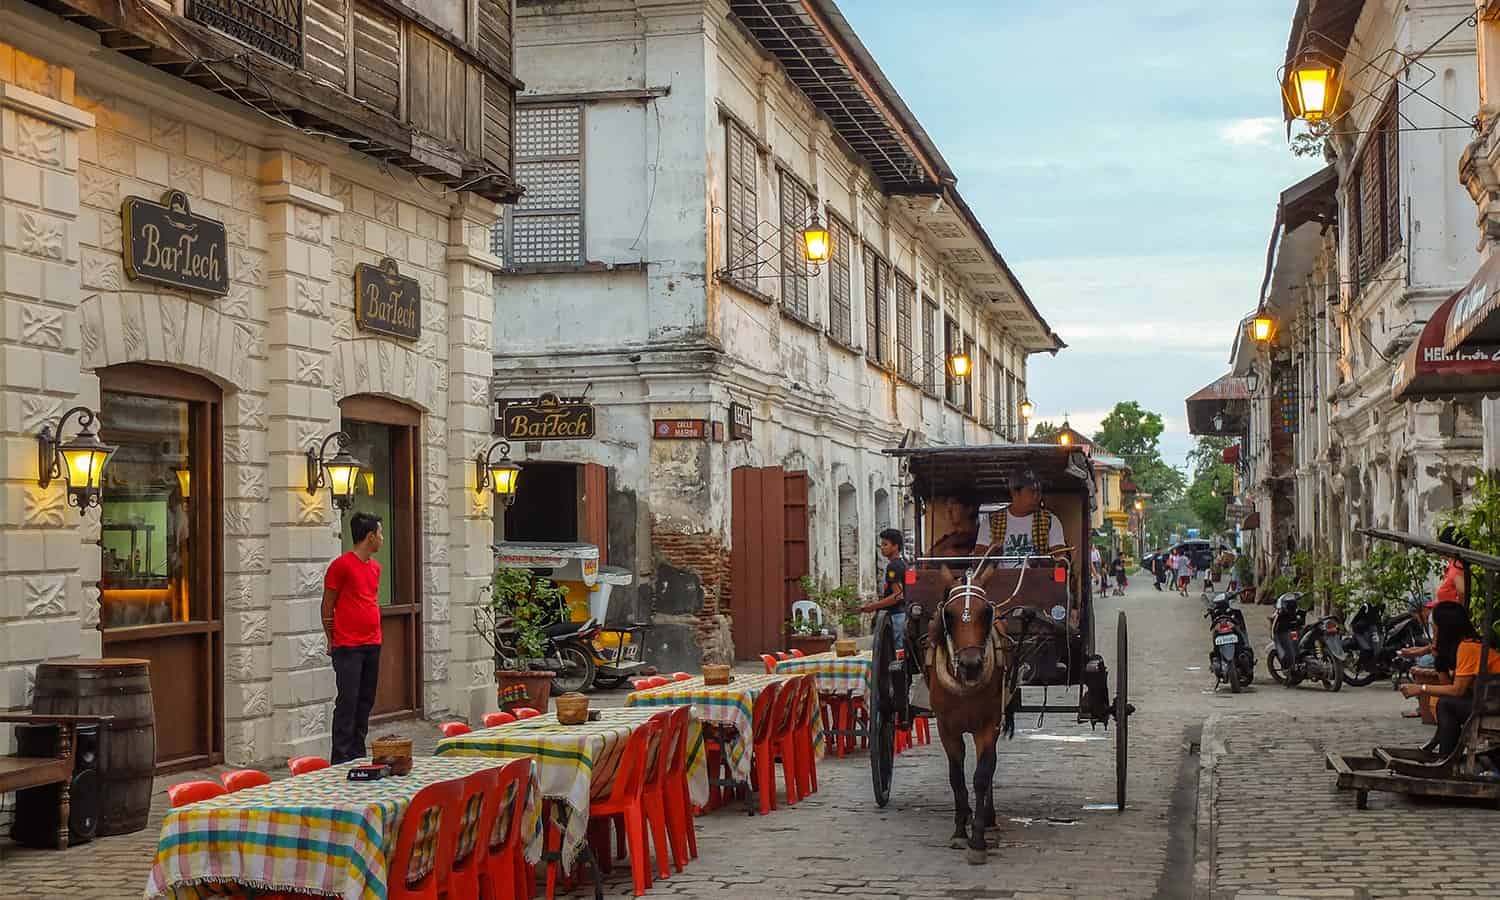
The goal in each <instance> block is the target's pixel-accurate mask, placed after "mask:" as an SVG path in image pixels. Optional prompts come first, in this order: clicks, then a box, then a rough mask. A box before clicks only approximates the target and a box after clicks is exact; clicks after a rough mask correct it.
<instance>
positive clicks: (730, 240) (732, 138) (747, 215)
mask: <svg viewBox="0 0 1500 900" xmlns="http://www.w3.org/2000/svg"><path fill="white" fill-rule="evenodd" d="M724 131H725V134H726V140H727V142H728V143H727V149H726V152H725V157H726V163H727V165H726V168H727V170H728V174H729V184H728V195H727V196H726V197H725V202H726V203H727V205H728V210H727V214H726V215H725V219H726V220H727V224H728V227H729V231H728V235H727V239H726V240H727V246H726V248H725V249H726V250H727V255H728V261H729V268H730V269H731V270H732V272H731V275H730V277H731V278H732V279H736V280H740V281H743V282H745V283H747V284H751V285H754V283H755V276H756V275H758V274H759V268H760V267H759V266H756V265H755V262H756V257H755V254H756V252H757V251H758V249H759V248H758V247H757V246H756V244H757V241H756V233H757V227H758V226H759V224H760V219H759V218H758V213H757V211H756V199H755V193H756V191H755V181H756V167H757V165H758V160H757V159H756V153H757V152H758V151H757V149H756V146H755V142H754V141H753V140H752V139H751V137H750V135H749V133H748V132H746V131H745V129H743V128H741V127H740V126H739V125H738V124H736V123H734V122H727V123H725V126H724Z"/></svg>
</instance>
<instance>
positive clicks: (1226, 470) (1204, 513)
mask: <svg viewBox="0 0 1500 900" xmlns="http://www.w3.org/2000/svg"><path fill="white" fill-rule="evenodd" d="M1195 452H1196V451H1195ZM1233 486H1234V469H1232V468H1230V467H1229V466H1228V465H1225V464H1224V463H1223V462H1219V463H1215V464H1210V465H1208V466H1205V467H1203V468H1200V469H1199V470H1198V474H1197V477H1195V478H1194V479H1193V483H1192V485H1191V486H1189V487H1188V490H1187V500H1188V507H1189V508H1190V509H1191V510H1192V513H1193V516H1194V517H1195V518H1197V520H1198V526H1199V527H1200V528H1202V529H1203V531H1204V533H1205V534H1217V533H1220V532H1222V531H1224V529H1225V527H1226V525H1227V519H1226V518H1225V507H1226V506H1227V505H1228V503H1229V494H1230V492H1231V491H1232V490H1233Z"/></svg>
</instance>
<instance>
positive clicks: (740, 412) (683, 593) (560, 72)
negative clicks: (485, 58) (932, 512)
mask: <svg viewBox="0 0 1500 900" xmlns="http://www.w3.org/2000/svg"><path fill="white" fill-rule="evenodd" d="M517 57H518V68H519V72H520V74H521V75H522V77H523V78H524V79H525V80H526V83H527V92H526V93H525V94H524V95H522V97H521V98H520V100H519V103H520V106H519V109H518V117H517V177H518V180H519V181H521V182H522V183H523V184H525V185H526V186H527V195H526V198H524V199H523V201H522V203H521V204H520V205H518V206H516V207H515V208H514V210H513V211H512V214H511V215H509V216H508V217H507V219H506V221H505V223H504V226H503V227H502V228H501V229H500V230H498V231H497V233H496V243H495V251H496V253H497V255H500V256H502V257H503V258H504V260H505V264H506V270H505V272H504V273H503V274H502V275H500V276H499V277H497V278H496V279H495V322H496V330H495V335H494V340H495V381H496V390H495V392H496V396H497V397H498V398H499V399H500V400H501V401H502V402H504V401H506V400H507V399H509V398H517V399H524V398H527V397H534V396H537V395H539V394H541V393H544V392H555V393H558V394H561V395H563V396H564V397H583V398H584V399H585V402H587V403H591V404H593V406H594V409H595V411H596V414H597V432H596V434H595V435H594V436H593V437H592V438H591V439H586V440H570V441H557V442H546V443H541V442H538V443H535V444H532V445H531V446H530V447H526V448H522V447H519V446H518V447H517V448H516V450H517V456H518V457H519V458H523V459H524V461H525V468H524V471H523V473H522V476H521V487H520V497H519V499H518V502H517V504H516V506H515V507H514V508H512V509H511V510H509V511H508V512H507V514H506V521H505V527H504V531H505V533H506V534H507V536H510V537H523V538H530V539H537V538H543V537H551V538H553V539H577V538H580V537H581V538H584V539H587V540H591V541H594V542H597V543H601V544H603V545H604V547H605V551H606V553H607V557H608V561H609V562H610V563H612V564H616V565H621V566H625V567H628V568H630V569H632V570H633V571H635V572H636V573H638V574H639V575H640V576H641V586H640V590H639V598H638V599H639V608H638V609H637V610H636V611H635V612H636V614H637V615H646V614H648V613H649V614H651V615H652V619H653V623H654V628H653V629H652V632H651V646H652V652H653V653H654V654H655V656H656V658H657V659H659V660H661V661H663V662H665V663H666V664H670V665H679V664H680V665H688V664H691V663H693V662H696V661H697V660H698V659H699V658H700V657H703V656H712V657H729V656H731V655H733V656H738V657H741V658H745V657H749V658H754V657H755V656H756V654H758V653H760V652H761V651H764V650H767V649H771V648H774V647H780V646H782V642H783V638H782V635H781V626H782V623H783V621H784V620H785V619H786V618H787V608H788V603H789V602H790V601H791V600H792V599H794V598H795V597H796V596H798V594H797V590H798V588H797V586H796V579H797V578H798V577H799V576H800V575H803V574H811V575H813V576H814V577H815V578H819V579H826V580H829V581H842V582H843V583H846V584H855V585H859V586H860V587H861V588H862V589H863V590H864V591H865V592H866V593H869V592H871V591H873V589H874V575H875V557H874V552H875V536H876V534H877V533H878V532H879V531H880V530H881V529H883V528H887V527H898V528H907V529H909V528H910V527H911V525H910V522H911V519H910V511H909V509H908V506H907V503H906V500H905V497H904V495H903V489H902V485H901V471H900V468H899V466H898V465H897V464H896V463H895V462H893V461H892V460H891V459H890V458H889V457H887V456H885V455H883V454H882V453H881V451H882V450H883V449H885V448H888V447H895V446H897V445H900V444H905V445H907V446H912V445H920V444H940V443H943V444H961V443H967V444H983V443H990V442H996V441H1004V440H1022V439H1024V428H1025V426H1024V423H1023V422H1022V421H1021V418H1020V416H1019V414H1018V411H1019V408H1020V404H1021V402H1022V400H1023V399H1024V398H1025V396H1026V361H1027V357H1028V356H1029V355H1030V354H1032V353H1038V352H1054V351H1056V350H1057V349H1059V348H1061V347H1062V346H1063V345H1062V342H1061V341H1060V340H1059V339H1058V338H1057V336H1056V335H1054V334H1053V333H1052V332H1051V330H1050V329H1049V328H1048V326H1047V324H1046V322H1045V321H1044V320H1043V318H1042V317H1041V315H1040V314H1039V313H1038V311H1037V310H1036V308H1035V306H1034V305H1033V304H1032V302H1031V300H1030V299H1029V298H1028V297H1027V295H1026V292H1025V290H1024V289H1023V288H1022V286H1021V284H1020V282H1019V281H1018V280H1017V279H1016V277H1015V275H1014V273H1012V272H1011V270H1010V268H1009V267H1008V266H1007V265H1006V262H1005V260H1004V258H1003V257H1002V256H1001V255H1000V252H999V251H998V250H997V249H996V248H995V246H994V245H993V243H992V242H991V241H990V239H989V237H988V236H987V235H986V233H985V230H984V228H983V226H982V225H981V224H980V222H979V220H978V218H977V217H976V216H975V215H974V213H973V211H972V210H971V209H970V208H969V206H968V204H967V203H966V202H965V201H964V198H963V197H962V196H961V195H960V194H959V193H958V191H957V190H956V188H955V183H956V177H955V175H954V173H953V172H952V171H951V170H950V169H949V167H948V165H947V164H946V163H945V162H944V160H943V158H942V156H941V154H940V153H939V152H938V150H937V148H936V147H935V146H933V143H932V141H931V140H930V139H929V138H928V136H927V135H926V133H925V132H924V131H923V130H922V128H921V126H920V124H919V123H918V122H917V121H916V119H915V117H914V116H913V115H912V114H911V112H910V110H908V109H907V107H906V105H905V104H904V103H903V102H902V100H901V97H900V96H899V95H898V94H897V93H896V91H895V90H894V88H893V87H892V86H891V85H890V83H889V82H888V81H887V80H886V78H885V77H884V76H883V75H882V74H881V72H880V69H879V67H878V66H877V65H876V63H875V61H874V60H873V59H872V58H871V56H870V54H869V52H868V51H867V50H866V49H865V47H864V46H863V45H862V44H861V43H860V41H859V39H858V37H857V36H856V35H855V34H854V33H853V31H852V30H851V29H850V28H849V25H848V23H847V22H846V21H845V20H844V18H843V17H842V15H841V14H840V13H839V11H838V9H837V8H836V7H835V6H834V4H833V3H831V2H827V0H817V2H810V3H790V2H779V0H734V2H723V0H693V2H686V3H684V2H675V0H674V2H665V0H644V2H631V3H623V2H618V0H606V2H604V3H599V2H571V0H564V2H555V3H547V4H535V5H532V4H528V5H525V6H523V7H522V8H521V9H520V11H519V18H518V21H517ZM814 222H816V223H819V224H822V225H825V226H826V227H827V229H828V231H829V237H830V239H831V243H832V251H831V258H830V259H829V260H828V261H827V262H826V263H823V264H818V265H814V264H811V263H809V261H808V258H807V254H806V253H805V251H804V250H803V248H802V237H803V231H804V229H806V228H807V227H808V226H809V224H812V223H814ZM956 356H963V358H964V359H966V360H967V361H968V363H969V367H970V368H971V370H972V372H971V373H970V374H969V377H967V378H964V379H959V378H955V377H952V374H951V373H950V371H949V369H948V367H947V366H946V365H945V361H946V360H947V359H948V358H949V357H956ZM528 482H530V483H532V484H547V485H549V486H551V488H552V490H549V491H548V492H546V493H542V492H539V491H535V490H534V491H533V492H532V493H531V497H530V499H528V488H527V484H528ZM558 492H565V493H561V494H559V493H558ZM558 510H561V512H560V513H559V512H558Z"/></svg>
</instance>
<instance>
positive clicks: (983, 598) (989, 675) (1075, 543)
mask: <svg viewBox="0 0 1500 900" xmlns="http://www.w3.org/2000/svg"><path fill="white" fill-rule="evenodd" d="M886 453H887V454H889V455H891V456H894V457H897V458H899V459H900V460H901V462H902V468H903V470H904V476H905V480H906V482H907V484H908V485H909V487H910V491H911V496H912V500H913V502H914V504H915V514H916V521H915V524H916V546H915V548H914V557H915V561H914V563H913V564H912V566H911V568H910V569H909V570H908V574H907V579H906V589H905V592H906V602H907V611H908V617H907V623H906V629H905V634H904V635H903V638H904V640H903V643H904V645H905V647H906V652H905V653H904V654H901V655H899V656H898V654H897V652H896V650H897V647H896V644H897V636H896V634H895V630H894V628H893V620H892V618H891V616H889V615H887V614H886V613H885V612H883V611H882V612H881V613H878V614H877V615H876V619H875V625H874V641H873V646H872V657H873V658H872V665H871V671H872V676H871V677H872V685H871V701H870V703H869V707H870V732H871V740H870V763H871V773H872V776H873V777H872V780H873V782H874V788H875V800H876V802H877V803H878V804H879V805H881V806H885V805H886V803H887V802H889V799H890V790H891V769H892V760H893V757H894V755H895V733H896V729H897V728H901V727H905V726H906V725H907V724H908V723H910V722H911V720H912V717H913V716H915V715H921V714H925V713H926V712H928V711H933V712H936V713H937V715H938V720H939V722H938V724H939V734H940V736H941V737H942V738H943V740H944V745H945V749H947V750H948V755H949V765H950V775H951V774H952V773H953V771H954V767H955V766H956V767H957V769H956V771H957V781H956V782H955V784H954V801H955V805H956V806H957V807H958V812H957V814H956V818H959V820H960V825H959V830H960V831H963V830H964V825H963V822H962V816H963V815H964V814H966V813H967V812H968V800H967V797H968V794H967V788H966V787H965V789H964V791H963V795H962V796H960V795H959V787H960V786H962V785H963V766H962V759H963V753H964V748H963V738H962V734H963V733H964V732H968V733H971V734H973V735H974V743H975V748H976V753H978V754H979V757H980V759H979V766H978V768H977V770H976V774H975V793H976V795H977V802H976V806H977V807H978V813H979V816H976V828H975V830H981V829H982V825H983V824H991V823H992V821H993V805H992V802H989V801H988V794H989V779H990V777H991V776H992V775H993V770H994V739H995V737H997V736H998V735H999V734H1002V733H1003V734H1005V735H1007V736H1011V735H1013V734H1014V731H1015V716H1016V715H1017V714H1018V713H1060V714H1068V713H1072V714H1076V716H1077V721H1078V722H1089V723H1091V725H1104V726H1106V727H1107V726H1108V725H1109V723H1110V722H1113V723H1114V726H1115V783H1116V801H1117V803H1118V805H1119V807H1120V808H1121V809H1123V808H1124V806H1125V772H1126V752H1127V739H1128V724H1129V716H1130V713H1131V711H1132V707H1131V706H1130V703H1129V700H1128V684H1127V669H1126V647H1127V643H1126V641H1127V637H1126V628H1125V613H1124V612H1121V613H1120V614H1119V619H1118V625H1117V627H1116V630H1115V642H1116V658H1115V667H1116V668H1115V692H1114V696H1113V697H1112V698H1111V697H1110V691H1109V682H1108V678H1109V676H1108V671H1107V669H1106V667H1105V665H1104V660H1103V659H1102V658H1101V657H1100V656H1099V655H1098V654H1096V652H1095V642H1096V638H1097V635H1098V631H1097V628H1096V625H1095V621H1094V604H1093V594H1092V590H1091V588H1092V584H1093V579H1092V578H1091V577H1090V573H1089V566H1088V555H1087V554H1088V547H1089V534H1090V531H1091V523H1090V519H1091V518H1092V511H1093V504H1094V495H1093V491H1094V479H1093V471H1092V467H1091V464H1090V462H1089V459H1088V457H1087V455H1086V454H1084V453H1083V452H1081V451H1079V450H1078V449H1077V448H1072V447H1065V446H1058V445H1053V444H1000V445H992V446H984V447H940V448H919V449H906V448H900V449H893V450H887V451H886ZM1027 487H1030V488H1031V490H1026V488H1027ZM1038 491H1039V498H1038V496H1037V492H1038ZM1018 498H1021V499H1024V500H1025V501H1026V503H1027V506H1028V507H1033V506H1035V504H1036V503H1037V500H1038V499H1040V507H1039V510H1040V511H1039V512H1032V511H1031V510H1030V509H1028V511H1027V512H1028V518H1027V519H1024V520H1019V521H1026V522H1029V523H1031V525H1033V526H1035V525H1036V523H1037V522H1038V521H1040V522H1041V523H1042V524H1041V525H1040V527H1037V528H1034V531H1035V535H1036V540H1035V544H1045V545H1046V546H1035V544H1033V542H1032V541H1030V540H1029V539H1027V538H1028V537H1029V536H1022V539H1021V540H1020V541H1019V543H1018V542H1017V541H1016V540H1014V539H1012V540H1007V539H1006V535H1005V533H1004V528H1003V527H1001V526H993V527H994V530H993V532H992V533H989V534H986V533H984V532H985V531H986V525H985V523H986V522H990V523H996V522H999V521H1000V520H1007V513H1008V512H1009V513H1011V514H1012V515H1014V514H1015V513H1016V509H1014V508H1012V503H1013V502H1016V503H1017V504H1018V505H1019V500H1018ZM996 516H998V519H997V518H995V517H996ZM1008 521H1018V520H1014V519H1013V520H1008ZM1056 524H1060V526H1061V529H1060V530H1061V537H1062V540H1061V542H1059V541H1057V540H1056V539H1055V536H1056V535H1057V534H1058V531H1057V530H1056V529H1055V528H1054V529H1053V530H1052V531H1051V534H1052V535H1053V536H1054V539H1051V540H1049V539H1048V533H1049V526H1053V525H1056ZM976 546H977V547H979V548H985V549H983V550H981V551H976ZM1018 546H1019V547H1023V548H1026V550H1025V552H1024V553H1023V554H1022V555H1016V553H1017V551H1016V549H1015V548H1016V547H1018ZM981 554H982V555H981ZM1007 554H1010V555H1007ZM1023 689H1028V690H1026V695H1025V697H1024V699H1023ZM1029 689H1036V690H1029ZM1070 689H1076V690H1077V693H1076V694H1074V693H1072V690H1070ZM1059 694H1061V695H1063V702H1057V700H1056V699H1055V698H1057V697H1058V695H1059ZM964 710H969V711H972V714H968V713H966V712H962V711H964ZM950 716H951V717H956V718H954V721H953V722H952V723H949V722H948V721H947V718H948V717H950ZM945 726H947V727H945ZM955 732H956V733H955ZM950 741H953V742H956V744H957V750H956V752H957V760H956V761H955V758H954V757H955V748H954V747H953V746H952V745H951V744H950ZM986 768H987V769H988V771H986ZM987 806H988V807H989V808H988V809H986V807H987ZM980 818H984V819H986V820H987V821H985V822H983V823H981V822H980V821H979V820H980ZM954 837H955V839H957V838H958V837H959V835H957V834H955V836H954ZM970 847H971V849H973V850H977V851H982V850H983V841H982V838H981V839H980V840H979V842H978V846H977V847H976V846H975V844H974V843H972V842H971V843H970Z"/></svg>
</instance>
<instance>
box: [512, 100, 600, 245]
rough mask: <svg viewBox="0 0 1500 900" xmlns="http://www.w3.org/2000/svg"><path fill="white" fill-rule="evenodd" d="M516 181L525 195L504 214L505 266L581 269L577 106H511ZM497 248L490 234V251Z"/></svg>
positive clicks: (579, 109)
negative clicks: (513, 127) (549, 266)
mask: <svg viewBox="0 0 1500 900" xmlns="http://www.w3.org/2000/svg"><path fill="white" fill-rule="evenodd" d="M516 182H517V183H518V184H520V185H522V186H523V187H525V188H526V193H524V194H522V195H521V199H520V200H519V201H518V202H517V203H516V204H515V205H514V206H512V207H511V208H510V211H509V215H507V216H506V219H507V221H508V222H509V228H508V232H509V233H508V236H507V240H506V243H505V245H504V246H503V250H504V252H503V253H501V254H500V256H501V257H502V258H503V259H504V260H505V264H506V265H507V266H517V267H519V266H539V265H582V264H583V261H584V244H583V105H582V104H581V103H564V104H555V105H554V104H549V105H546V106H520V107H517V108H516ZM497 227H498V226H497ZM497 245H498V242H497V241H496V239H495V236H494V235H493V234H492V235H491V239H490V248H491V249H492V250H494V249H496V248H497Z"/></svg>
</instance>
